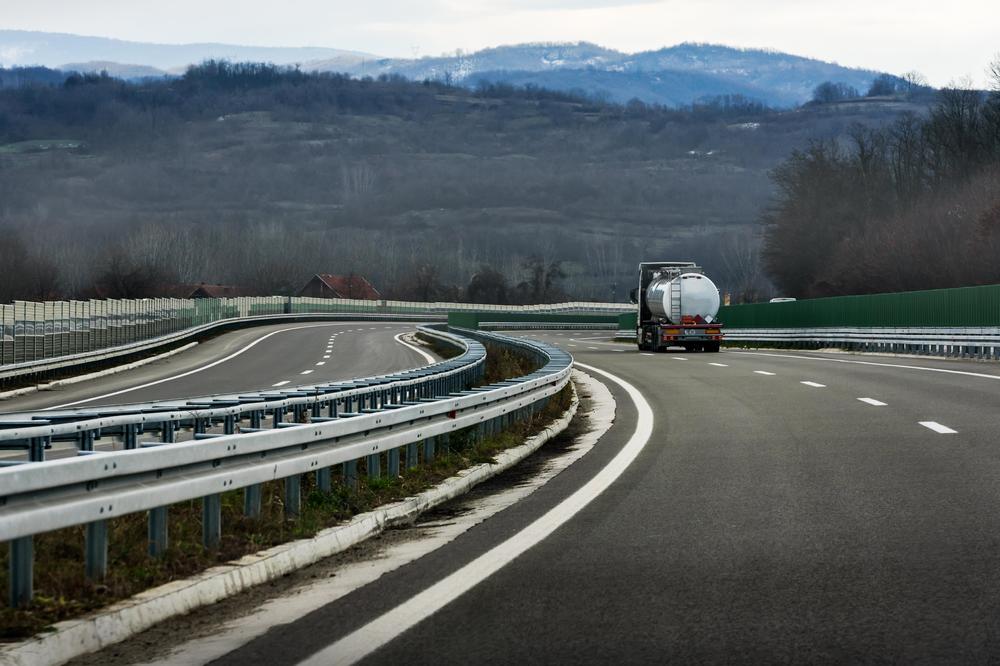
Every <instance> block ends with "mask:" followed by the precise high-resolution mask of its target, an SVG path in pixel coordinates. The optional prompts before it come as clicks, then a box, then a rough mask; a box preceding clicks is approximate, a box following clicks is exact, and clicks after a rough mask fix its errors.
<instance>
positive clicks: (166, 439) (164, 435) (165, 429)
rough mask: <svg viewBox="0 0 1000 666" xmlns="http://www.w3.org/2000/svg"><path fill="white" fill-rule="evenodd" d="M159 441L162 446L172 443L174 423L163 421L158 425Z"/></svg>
mask: <svg viewBox="0 0 1000 666" xmlns="http://www.w3.org/2000/svg"><path fill="white" fill-rule="evenodd" d="M160 441H161V442H163V443H164V444H173V443H174V422H173V421H164V422H163V423H161V424H160Z"/></svg>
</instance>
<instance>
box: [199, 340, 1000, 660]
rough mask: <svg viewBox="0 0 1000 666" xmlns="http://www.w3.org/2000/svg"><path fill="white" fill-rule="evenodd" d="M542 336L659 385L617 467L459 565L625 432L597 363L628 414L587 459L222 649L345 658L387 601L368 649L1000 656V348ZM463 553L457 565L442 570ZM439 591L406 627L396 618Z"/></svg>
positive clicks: (558, 496) (443, 656) (411, 655)
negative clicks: (752, 348)
mask: <svg viewBox="0 0 1000 666" xmlns="http://www.w3.org/2000/svg"><path fill="white" fill-rule="evenodd" d="M534 337H537V338H542V339H548V340H549V341H554V342H556V343H558V344H561V345H563V346H564V347H565V348H566V349H567V350H568V351H570V352H572V353H573V354H574V356H575V357H576V359H577V360H578V361H579V362H581V363H585V364H588V365H591V366H594V367H595V368H599V369H602V370H605V371H607V372H610V373H613V374H614V375H615V376H617V377H620V378H622V379H624V380H626V381H627V382H628V383H630V384H631V385H632V386H633V387H634V388H635V389H637V390H638V392H639V393H641V396H642V398H643V399H644V400H645V401H647V402H648V404H649V406H651V408H652V414H653V417H652V421H653V422H652V435H651V436H650V437H649V438H648V442H645V447H644V448H641V450H639V451H638V455H637V456H636V457H635V459H634V460H632V461H631V463H630V464H628V465H627V467H626V468H625V469H624V472H622V473H621V475H620V476H618V477H617V478H615V479H614V480H613V482H612V483H611V484H610V485H609V486H608V487H607V489H606V490H604V491H603V492H600V493H598V492H597V491H595V492H594V493H593V497H592V498H588V499H591V501H590V502H589V503H588V504H586V505H585V506H583V508H582V509H580V510H579V511H578V512H576V513H573V514H572V515H569V514H567V515H568V518H567V517H566V516H564V518H566V519H565V522H562V524H561V525H560V526H558V527H556V528H555V529H554V530H553V531H551V532H547V533H545V534H543V535H542V537H541V540H540V541H539V542H538V543H537V545H534V546H533V547H530V548H528V549H527V550H525V551H524V552H523V553H519V554H515V555H514V556H513V557H512V559H510V561H509V563H507V564H506V565H505V566H502V567H501V568H499V570H497V571H496V572H495V573H492V575H483V576H482V577H481V578H480V577H478V576H479V574H476V569H475V568H474V567H470V568H466V569H463V567H465V566H466V565H467V564H470V563H474V562H479V561H480V560H481V559H483V556H489V555H490V554H492V553H497V552H500V550H502V548H500V547H501V544H504V546H503V547H507V545H509V544H510V543H511V542H516V541H517V540H518V539H522V538H525V533H526V531H525V527H526V526H528V525H529V524H532V523H533V522H534V521H535V520H536V519H539V518H540V517H542V516H551V515H553V513H556V514H558V513H559V512H560V511H563V507H565V506H566V504H567V502H564V500H567V498H571V499H572V498H573V497H578V496H579V492H578V491H579V490H580V489H581V488H590V487H591V485H592V484H589V483H588V482H590V481H591V480H592V479H593V478H594V477H595V475H598V473H599V472H601V471H602V470H605V469H610V468H611V467H614V465H615V464H617V463H619V462H621V460H622V456H623V455H624V453H623V452H627V449H628V448H629V447H633V446H634V444H635V441H634V439H635V438H634V437H633V435H634V434H635V433H636V432H637V429H638V428H639V427H640V426H641V423H640V420H641V419H639V417H638V415H639V414H640V413H641V412H640V407H639V406H637V403H635V402H634V401H633V399H632V398H631V397H630V395H629V394H628V393H627V392H626V389H625V388H623V387H622V386H621V385H619V384H617V383H614V382H613V381H612V380H610V379H607V378H604V377H599V378H601V379H602V380H604V381H605V382H606V383H607V384H608V386H609V387H610V388H611V390H612V393H613V394H614V396H615V398H616V400H617V403H618V411H617V416H616V420H615V423H614V425H613V427H612V428H611V429H610V430H609V431H608V433H607V434H606V435H605V437H604V438H603V439H602V440H601V441H600V442H599V444H598V445H597V446H596V447H595V448H594V449H593V450H592V451H591V452H590V453H588V454H587V455H586V456H584V457H583V458H582V459H581V460H580V461H578V462H577V463H575V464H574V465H572V466H571V467H569V468H568V469H567V470H566V471H564V472H563V473H561V474H559V475H558V476H557V477H555V478H554V479H552V480H551V481H550V482H549V483H547V484H546V485H545V486H543V487H542V488H540V489H539V490H538V491H536V492H535V493H533V494H532V495H530V496H529V497H528V498H526V499H525V500H523V501H521V502H519V503H517V504H515V505H514V506H512V507H511V508H509V509H507V510H505V511H502V512H500V513H499V514H497V515H495V516H493V517H491V518H490V519H488V520H486V521H485V522H483V523H481V524H479V525H477V526H476V527H474V528H472V529H470V530H469V531H468V532H466V533H464V534H463V535H462V536H460V537H458V538H457V539H455V540H454V541H452V542H451V543H449V544H448V545H446V546H444V547H442V548H440V549H438V550H436V551H434V552H432V553H430V554H429V555H427V556H425V557H423V558H421V559H419V560H416V561H415V562H413V563H411V564H409V565H406V566H403V567H401V568H399V569H397V570H395V571H393V572H391V573H389V574H386V575H384V576H382V577H381V578H379V579H378V580H377V581H375V582H374V583H371V584H369V585H367V586H365V587H363V588H361V589H359V590H357V591H355V592H354V593H351V594H348V595H347V596H345V597H343V598H341V599H339V600H337V601H335V602H332V603H330V604H329V605H327V606H325V607H323V608H321V609H319V610H316V611H314V612H311V613H309V614H307V615H305V616H303V617H301V618H300V619H299V620H297V621H296V622H293V623H291V624H287V625H280V626H275V627H273V628H272V630H271V631H270V632H268V633H267V634H265V635H263V636H261V637H259V638H257V639H254V640H251V641H249V642H248V643H246V644H245V645H243V646H242V647H241V648H239V649H237V650H235V651H233V652H231V653H230V654H228V655H227V656H225V657H224V658H222V659H221V660H219V661H217V662H214V663H221V664H240V665H243V664H248V663H271V664H294V663H300V662H302V661H305V660H308V659H310V657H314V659H313V661H312V663H324V662H325V663H335V662H336V660H337V659H338V655H337V654H336V653H335V651H334V652H331V650H332V649H333V648H331V646H332V645H334V644H338V645H339V644H340V643H339V641H341V639H342V638H344V637H345V636H348V635H351V634H352V632H355V631H356V630H359V629H361V628H363V627H366V626H368V625H369V623H371V622H373V621H376V620H378V618H389V619H390V620H391V621H390V622H388V623H387V624H385V623H383V624H381V625H379V626H380V627H381V630H380V631H379V632H378V633H376V632H370V633H368V634H363V635H362V638H363V643H364V644H365V646H366V648H365V650H366V652H368V656H367V658H366V659H365V660H364V663H372V664H430V663H433V664H467V663H488V664H512V663H609V662H619V663H702V662H708V663H721V662H726V663H774V662H784V663H787V662H820V663H831V662H837V663H842V662H866V663H871V662H897V663H899V662H902V663H921V662H935V663H940V662H960V663H983V662H988V661H996V660H997V659H998V658H1000V619H998V618H1000V448H998V444H1000V441H998V435H1000V367H998V366H997V365H996V364H990V363H978V362H971V361H970V362H962V361H945V360H933V359H912V358H892V357H883V356H857V355H846V354H808V353H797V352H760V353H757V352H740V351H730V352H723V353H719V354H705V353H701V354H699V353H685V352H677V353H662V354H657V355H652V354H640V353H638V352H637V351H636V350H635V346H634V345H627V344H616V343H612V342H609V341H608V340H606V339H599V336H598V334H596V333H560V332H543V333H536V334H534ZM595 338H597V339H595ZM303 360H305V359H303ZM300 365H301V364H300ZM294 367H298V366H294ZM276 376H277V375H275V377H276ZM643 439H644V440H645V439H647V438H643ZM626 462H627V461H626ZM584 492H586V491H584ZM574 493H576V494H575V495H574ZM543 522H544V521H543ZM536 536H537V535H536ZM459 570H462V571H463V572H466V571H469V572H470V573H469V574H468V575H467V576H466V579H465V580H458V579H456V577H455V576H451V574H453V573H455V572H456V571H459ZM462 575H463V576H464V575H465V574H464V573H463V574H462ZM470 585H471V589H466V588H468V587H469V586H470ZM432 586H434V587H432ZM429 590H430V591H433V592H434V594H433V595H429V593H428V591H429ZM431 596H433V597H434V598H433V599H431V598H430V597H431ZM425 602H426V603H425ZM404 604H405V605H404ZM435 608H439V610H437V611H436V612H433V614H431V615H430V616H429V617H427V618H426V619H423V620H422V621H419V622H416V624H414V625H413V626H411V627H410V628H408V629H407V628H406V627H408V626H410V623H409V622H406V621H401V622H399V623H397V624H393V622H395V620H394V618H396V617H402V618H403V619H404V620H405V618H406V617H407V613H408V614H409V617H413V614H414V613H415V614H416V617H423V616H424V614H425V613H430V612H432V611H433V610H434V609H435ZM400 613H402V615H400ZM324 651H325V652H324ZM316 655H318V656H316Z"/></svg>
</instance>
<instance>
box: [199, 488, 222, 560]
mask: <svg viewBox="0 0 1000 666" xmlns="http://www.w3.org/2000/svg"><path fill="white" fill-rule="evenodd" d="M221 540H222V495H219V494H218V493H216V494H215V495H206V496H205V497H203V498H202V499H201V543H202V545H203V546H205V548H208V549H209V550H214V549H216V548H218V547H219V542H220V541H221Z"/></svg>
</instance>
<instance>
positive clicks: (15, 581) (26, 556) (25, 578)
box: [7, 536, 35, 608]
mask: <svg viewBox="0 0 1000 666" xmlns="http://www.w3.org/2000/svg"><path fill="white" fill-rule="evenodd" d="M8 567H9V569H8V580H7V583H8V585H9V587H10V590H9V596H8V605H9V606H10V607H11V608H23V607H25V606H27V605H28V604H30V603H31V599H32V597H34V593H35V591H34V576H35V572H34V568H35V541H34V537H30V536H26V537H21V538H20V539H14V540H13V541H11V542H10V554H9V556H8Z"/></svg>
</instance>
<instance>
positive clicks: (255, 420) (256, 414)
mask: <svg viewBox="0 0 1000 666" xmlns="http://www.w3.org/2000/svg"><path fill="white" fill-rule="evenodd" d="M261 417H263V413H262V412H261V411H260V410H259V409H255V410H253V411H252V412H250V427H251V428H259V427H260V422H261V420H262V418H261Z"/></svg>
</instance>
